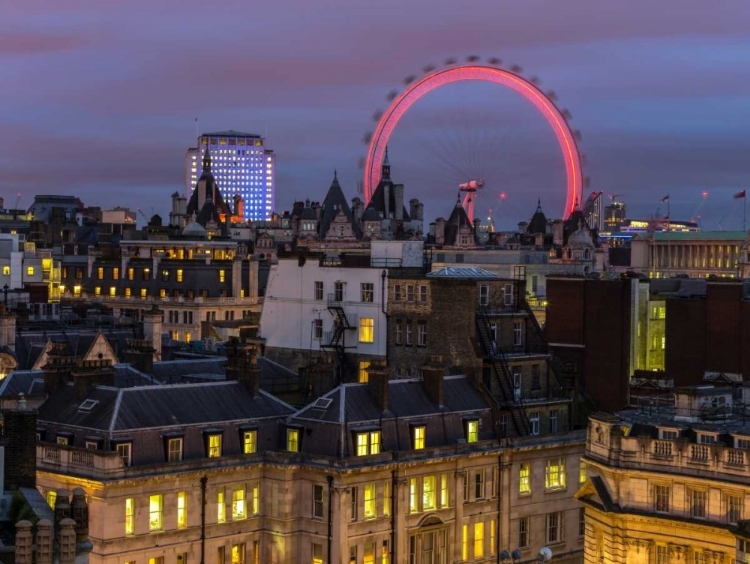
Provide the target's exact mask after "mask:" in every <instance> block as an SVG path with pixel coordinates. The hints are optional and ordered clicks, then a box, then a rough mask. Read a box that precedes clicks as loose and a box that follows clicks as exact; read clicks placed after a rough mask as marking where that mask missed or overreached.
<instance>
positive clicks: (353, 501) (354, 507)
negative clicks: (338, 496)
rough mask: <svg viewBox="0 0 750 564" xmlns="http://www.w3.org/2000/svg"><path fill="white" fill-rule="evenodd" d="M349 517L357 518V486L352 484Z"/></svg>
mask: <svg viewBox="0 0 750 564" xmlns="http://www.w3.org/2000/svg"><path fill="white" fill-rule="evenodd" d="M350 501H351V517H352V521H356V520H357V487H356V486H354V487H353V488H352V498H351V500H350Z"/></svg>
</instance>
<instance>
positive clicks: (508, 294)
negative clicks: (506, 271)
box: [503, 284, 513, 307]
mask: <svg viewBox="0 0 750 564" xmlns="http://www.w3.org/2000/svg"><path fill="white" fill-rule="evenodd" d="M503 304H504V305H505V306H506V307H508V306H512V305H513V286H512V285H511V284H506V285H505V286H504V287H503Z"/></svg>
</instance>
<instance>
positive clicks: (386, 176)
mask: <svg viewBox="0 0 750 564" xmlns="http://www.w3.org/2000/svg"><path fill="white" fill-rule="evenodd" d="M384 180H387V181H390V180H391V163H390V161H389V160H388V146H386V148H385V157H384V158H383V166H382V167H381V168H380V181H381V182H382V181H384Z"/></svg>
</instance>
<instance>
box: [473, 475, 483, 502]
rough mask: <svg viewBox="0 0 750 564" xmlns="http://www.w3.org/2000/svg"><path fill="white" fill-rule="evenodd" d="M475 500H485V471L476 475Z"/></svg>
mask: <svg viewBox="0 0 750 564" xmlns="http://www.w3.org/2000/svg"><path fill="white" fill-rule="evenodd" d="M474 499H484V470H479V471H477V472H475V473H474Z"/></svg>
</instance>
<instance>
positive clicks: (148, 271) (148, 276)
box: [143, 268, 179, 282]
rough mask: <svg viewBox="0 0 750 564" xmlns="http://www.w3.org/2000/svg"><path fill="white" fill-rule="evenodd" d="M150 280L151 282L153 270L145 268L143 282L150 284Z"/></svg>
mask: <svg viewBox="0 0 750 564" xmlns="http://www.w3.org/2000/svg"><path fill="white" fill-rule="evenodd" d="M149 280H151V269H149V268H144V269H143V281H144V282H148V281H149ZM178 282H179V280H178Z"/></svg>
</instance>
